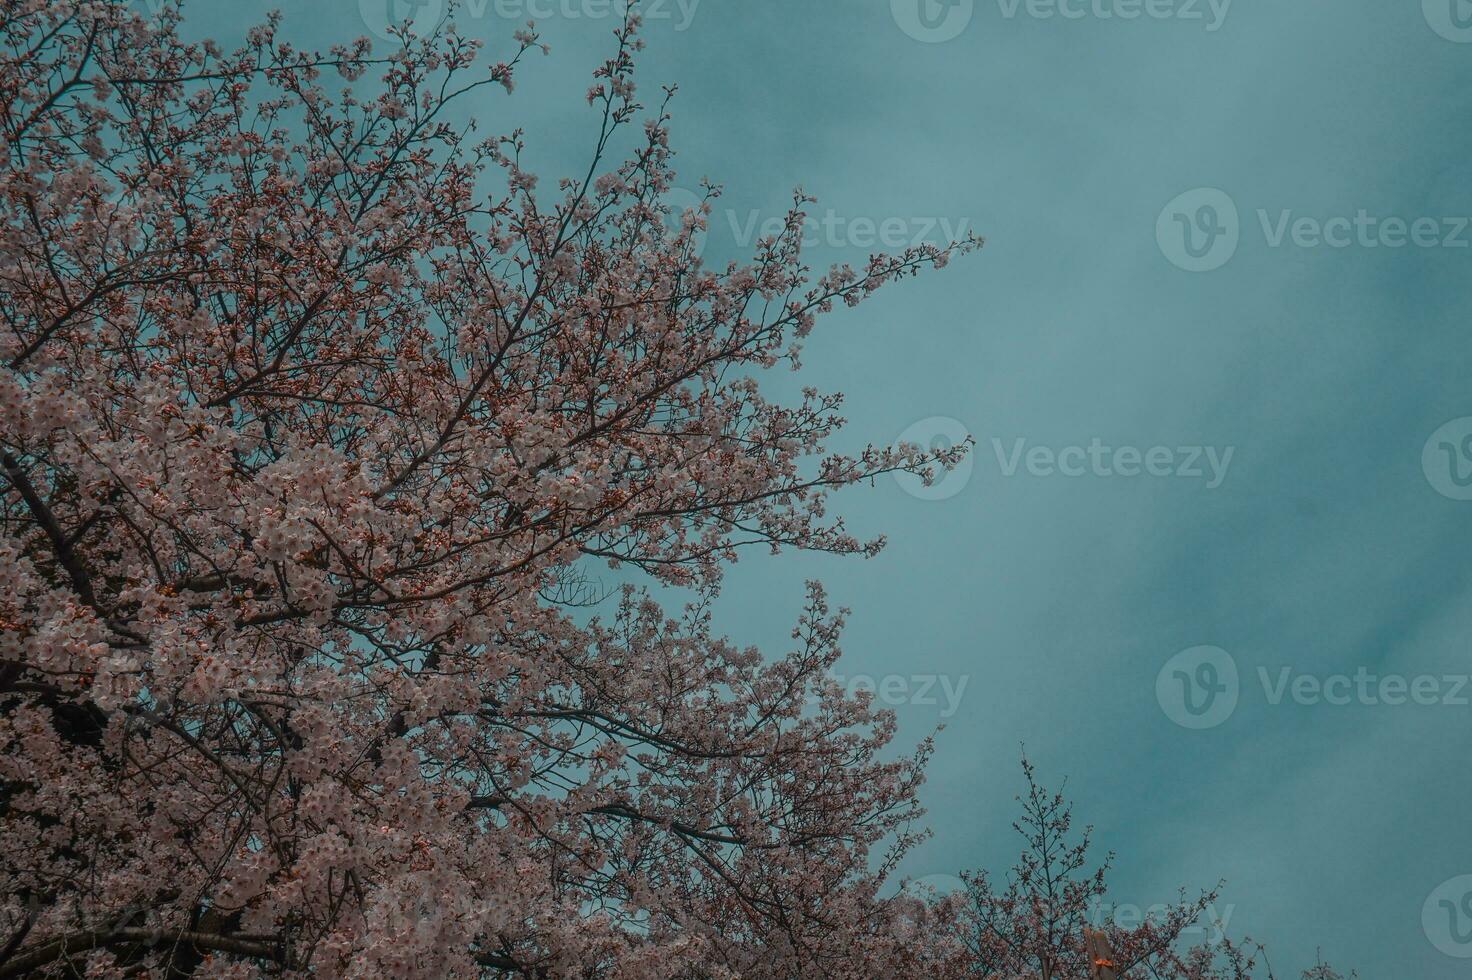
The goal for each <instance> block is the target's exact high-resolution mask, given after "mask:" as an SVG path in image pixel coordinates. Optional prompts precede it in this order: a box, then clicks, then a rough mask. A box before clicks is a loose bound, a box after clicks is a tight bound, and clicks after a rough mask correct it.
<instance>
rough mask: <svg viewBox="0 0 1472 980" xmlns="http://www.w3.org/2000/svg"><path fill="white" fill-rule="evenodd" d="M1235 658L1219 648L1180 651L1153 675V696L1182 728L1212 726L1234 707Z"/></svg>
mask: <svg viewBox="0 0 1472 980" xmlns="http://www.w3.org/2000/svg"><path fill="white" fill-rule="evenodd" d="M1240 693H1241V686H1240V684H1239V682H1238V678H1237V661H1235V660H1233V659H1232V655H1231V654H1230V653H1228V652H1227V651H1225V650H1223V649H1222V648H1221V647H1211V646H1201V647H1191V648H1190V649H1189V650H1182V651H1181V652H1180V653H1178V654H1176V655H1175V656H1174V657H1171V658H1170V659H1169V660H1167V661H1166V662H1165V666H1164V667H1162V668H1160V673H1159V674H1157V675H1156V677H1155V699H1156V700H1157V701H1159V702H1160V708H1161V710H1162V711H1164V712H1165V715H1166V717H1167V718H1169V719H1170V720H1171V721H1173V722H1175V723H1176V724H1177V725H1180V726H1181V727H1182V728H1191V729H1195V730H1198V731H1200V730H1202V729H1206V728H1215V727H1216V726H1218V725H1220V724H1221V723H1222V722H1224V721H1226V720H1227V719H1228V718H1230V717H1232V712H1234V711H1236V710H1237V698H1238V696H1239V694H1240Z"/></svg>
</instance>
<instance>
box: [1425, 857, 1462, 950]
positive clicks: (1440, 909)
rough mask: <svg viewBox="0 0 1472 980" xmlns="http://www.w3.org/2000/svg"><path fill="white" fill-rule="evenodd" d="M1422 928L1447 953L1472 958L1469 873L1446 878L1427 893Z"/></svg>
mask: <svg viewBox="0 0 1472 980" xmlns="http://www.w3.org/2000/svg"><path fill="white" fill-rule="evenodd" d="M1421 929H1422V930H1423V931H1424V932H1425V933H1426V938H1427V939H1429V940H1431V945H1433V946H1435V947H1436V948H1437V949H1438V950H1440V951H1441V952H1443V953H1445V954H1446V955H1447V956H1452V957H1455V958H1456V959H1459V960H1465V959H1472V875H1460V876H1458V877H1456V878H1453V879H1451V880H1450V881H1445V882H1443V883H1442V884H1441V885H1439V886H1438V887H1437V888H1436V890H1435V891H1433V892H1432V893H1431V894H1430V895H1428V896H1426V904H1425V905H1423V906H1421Z"/></svg>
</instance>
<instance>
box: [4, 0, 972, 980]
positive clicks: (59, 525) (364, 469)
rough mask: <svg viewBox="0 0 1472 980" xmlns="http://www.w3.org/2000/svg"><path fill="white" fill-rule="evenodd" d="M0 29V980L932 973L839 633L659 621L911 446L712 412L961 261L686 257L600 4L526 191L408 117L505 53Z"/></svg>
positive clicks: (655, 147) (777, 413) (39, 26)
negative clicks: (849, 445) (540, 167)
mask: <svg viewBox="0 0 1472 980" xmlns="http://www.w3.org/2000/svg"><path fill="white" fill-rule="evenodd" d="M0 11H3V12H0V125H3V129H4V145H3V154H4V156H3V161H0V308H3V311H4V317H5V320H6V323H5V326H4V330H3V332H0V364H3V366H4V367H3V371H0V465H3V478H0V826H3V828H4V829H3V835H4V846H3V847H0V878H3V893H4V896H5V898H4V906H3V909H0V976H3V977H9V976H22V975H38V976H61V975H68V976H70V975H86V976H98V977H105V976H154V977H157V976H164V975H168V976H182V975H189V974H193V975H199V976H213V977H247V976H257V975H292V976H302V975H309V974H310V975H320V976H325V977H337V976H372V977H416V976H417V977H451V976H455V977H468V976H507V977H510V976H523V977H593V976H599V977H604V976H606V977H630V978H633V977H737V976H740V977H783V978H789V977H818V976H823V977H871V976H888V975H913V976H920V975H935V976H943V975H947V971H951V970H952V969H953V967H954V964H956V963H958V962H960V961H959V960H958V959H956V957H957V955H958V954H959V947H958V946H957V945H956V944H955V943H954V942H952V941H951V940H950V939H948V938H946V937H943V936H942V937H935V938H931V937H924V938H923V941H917V940H916V938H915V937H914V936H913V935H911V934H909V933H907V932H906V931H905V930H902V929H897V928H895V922H896V916H897V915H898V914H899V913H898V912H897V911H896V908H895V905H894V903H893V902H892V901H890V900H888V899H885V898H884V897H882V896H883V894H884V893H885V887H884V883H885V881H886V879H887V878H888V877H889V876H890V874H891V872H892V870H893V868H894V866H895V863H896V862H897V861H898V860H899V859H900V857H901V856H902V855H903V854H904V853H905V852H906V850H907V849H908V848H910V847H911V846H912V845H913V844H914V843H915V842H916V841H917V840H918V839H919V836H920V834H921V831H920V830H919V828H918V827H917V826H916V825H915V823H914V821H915V818H916V817H917V816H919V814H920V810H919V807H918V805H917V802H916V789H917V787H918V785H919V784H920V780H921V774H922V773H921V770H922V764H923V762H924V759H925V756H926V754H927V752H928V744H922V745H921V746H920V747H919V748H918V749H917V750H915V751H913V752H910V753H908V754H906V753H903V752H900V753H898V754H897V753H896V752H895V751H894V750H893V748H892V747H891V741H892V739H893V736H894V734H895V723H894V719H893V717H892V715H890V714H888V713H886V712H882V711H878V710H875V709H874V708H873V707H872V706H871V704H870V703H869V701H868V700H867V699H866V698H863V697H853V696H849V695H846V694H845V693H844V692H843V690H842V689H841V687H840V685H839V684H837V683H836V682H835V681H834V680H833V678H832V676H831V671H830V668H831V667H832V665H833V664H834V662H835V659H836V658H837V657H838V655H839V650H838V636H839V630H840V627H841V626H842V622H843V613H842V612H841V611H838V610H834V609H830V607H829V606H828V604H827V601H826V599H825V597H824V594H823V592H822V590H821V589H820V588H819V587H818V586H817V585H813V586H811V587H810V589H809V592H808V595H807V601H806V604H805V609H804V611H803V613H802V615H801V617H800V619H799V620H798V622H797V624H796V626H795V628H794V629H793V631H792V643H791V647H790V649H789V650H787V651H768V652H767V655H765V656H762V655H759V654H758V653H757V652H756V651H754V650H750V649H743V648H739V647H737V646H734V645H732V644H731V643H730V642H728V641H726V640H725V639H723V638H722V637H720V636H718V635H716V634H715V633H714V632H713V630H712V627H711V618H710V610H711V603H712V601H713V600H714V598H715V597H716V595H717V594H718V592H719V588H720V583H721V575H722V569H723V567H724V566H725V565H726V564H727V563H729V562H730V561H733V560H735V558H736V557H737V555H738V553H739V552H740V551H741V550H742V549H745V548H748V547H750V546H758V547H761V548H769V549H770V550H772V551H774V552H776V551H782V550H789V549H808V550H817V551H826V552H832V553H838V554H861V555H867V554H872V553H873V552H874V551H876V550H877V549H878V547H879V546H880V544H881V543H882V542H880V541H861V540H859V539H857V538H855V537H854V536H853V535H851V534H850V533H849V532H848V531H847V530H846V529H845V527H844V525H843V522H842V521H841V520H839V519H835V518H832V517H830V516H829V515H828V514H827V512H826V510H825V500H826V496H827V494H828V492H829V491H831V490H833V489H834V488H838V487H841V486H845V485H848V484H854V483H859V482H862V481H868V480H871V479H872V478H874V477H875V476H877V475H880V474H884V473H888V472H894V471H900V470H904V471H909V472H919V473H922V474H926V475H927V476H928V475H929V474H933V472H934V471H935V470H936V469H937V468H944V467H948V466H951V465H954V463H955V462H956V461H957V460H958V459H959V456H960V453H961V452H962V451H963V450H964V447H958V448H957V449H947V450H937V451H928V450H922V449H921V448H919V447H914V446H902V447H870V448H867V449H864V450H862V451H860V452H858V453H856V454H852V455H844V454H839V453H835V452H832V451H830V450H829V449H828V448H826V447H827V445H828V443H829V441H830V437H831V436H832V435H833V433H834V432H835V431H836V430H837V429H838V428H839V427H840V425H841V424H842V421H843V420H842V418H841V416H840V415H839V411H840V403H841V398H840V396H839V395H836V394H827V393H820V392H818V391H816V390H812V389H806V390H804V391H803V393H802V394H801V396H800V398H794V399H790V400H789V401H790V402H791V403H780V402H778V401H775V400H771V399H769V398H768V397H766V396H764V394H763V391H764V389H763V385H762V379H763V376H764V374H765V373H766V372H768V371H770V370H771V369H774V368H777V367H778V366H780V365H786V366H790V367H791V368H793V369H796V368H797V367H798V365H799V360H798V358H799V345H800V343H801V341H802V338H804V337H805V336H806V335H807V334H808V332H809V331H810V330H811V329H812V328H813V326H814V324H815V321H816V320H817V319H818V317H820V316H821V315H823V314H826V313H828V312H830V311H832V310H833V309H834V308H835V307H837V306H852V305H854V304H855V303H858V302H860V301H861V300H863V299H864V298H865V297H867V296H868V295H870V294H871V293H872V292H873V291H874V290H875V289H877V288H879V287H880V286H881V285H884V284H886V283H889V282H892V281H894V280H898V279H902V278H906V277H909V276H911V275H912V274H914V273H916V272H917V271H919V270H920V269H922V268H925V267H931V266H937V267H938V266H941V265H944V264H945V263H946V261H947V260H948V259H950V258H952V257H954V256H956V255H959V254H961V253H965V252H968V251H971V250H972V249H974V248H976V247H977V246H978V245H979V244H980V243H979V241H977V240H975V239H967V240H965V241H961V242H956V243H952V244H951V245H949V246H945V247H934V246H928V245H927V246H920V247H916V248H912V249H909V250H907V251H905V252H903V253H900V254H895V255H876V256H873V257H872V258H870V259H869V260H868V262H867V264H865V265H863V266H862V267H861V268H858V269H855V268H851V267H849V266H840V267H836V268H833V269H831V270H829V271H827V272H824V273H821V274H817V273H814V272H812V271H811V270H810V269H809V268H808V267H807V266H806V265H805V264H804V263H803V260H802V257H801V255H800V243H801V239H802V221H803V208H804V206H805V205H806V204H807V203H808V200H809V199H808V198H806V197H805V196H803V195H802V194H800V193H799V194H798V195H797V196H796V197H795V198H794V203H793V207H792V210H791V212H790V213H789V214H788V216H787V220H786V224H785V229H784V230H783V231H782V233H780V234H778V235H775V236H772V237H769V238H766V239H763V240H762V241H760V242H758V243H757V244H756V246H755V249H754V255H752V256H751V257H750V258H749V260H747V261H743V262H739V263H735V262H733V263H730V264H727V265H725V266H724V267H708V266H707V265H706V264H704V263H703V261H702V259H701V258H700V257H699V255H698V254H697V249H696V247H695V242H696V239H697V236H698V235H699V233H700V231H701V229H702V228H703V227H704V223H705V215H706V214H707V213H708V212H709V209H710V204H709V202H710V200H712V199H713V198H714V197H715V196H716V195H717V194H718V189H717V188H715V187H714V186H709V185H708V186H707V190H706V201H705V203H704V204H703V205H702V207H701V208H700V209H699V210H690V211H687V212H685V213H684V214H683V215H679V216H677V218H678V220H676V221H673V222H670V221H669V220H668V219H669V218H670V217H671V216H670V215H668V213H667V211H668V209H667V208H666V207H664V206H663V205H662V204H661V201H662V200H663V198H664V196H665V195H666V193H667V191H668V190H669V189H670V188H671V186H672V181H673V179H674V172H673V169H672V166H673V161H672V153H671V149H670V146H669V122H670V116H669V110H668V103H669V97H670V95H671V94H672V93H671V92H669V91H666V92H663V93H661V95H660V98H659V99H658V100H656V101H655V103H654V104H653V107H652V108H650V109H647V110H646V109H645V108H644V107H643V106H642V105H641V104H640V102H638V101H637V96H636V88H635V81H634V73H633V67H634V57H635V54H636V52H637V51H638V49H639V47H640V42H639V38H638V32H637V27H638V18H637V16H635V15H630V16H629V17H628V19H627V21H625V22H623V23H621V24H620V25H619V26H618V28H617V29H616V31H615V32H614V36H613V38H612V39H611V42H610V48H609V50H610V52H611V54H610V57H609V58H608V60H607V61H606V62H605V63H603V64H601V65H599V66H597V68H596V71H595V72H594V78H593V82H592V86H591V88H590V90H589V92H588V104H589V157H588V167H587V170H586V172H583V173H581V174H580V175H578V176H575V177H573V178H569V179H565V180H562V181H560V182H559V183H557V184H556V186H555V188H547V187H544V186H542V184H541V182H539V180H538V179H537V176H536V175H534V174H533V173H531V172H529V171H528V170H527V169H524V167H523V161H522V153H523V149H524V137H523V135H522V133H521V132H520V131H519V130H516V129H514V128H510V129H505V130H503V131H501V132H499V133H498V134H495V135H482V134H480V133H479V132H478V130H477V129H476V126H475V124H474V123H468V122H465V121H464V119H465V118H466V116H467V115H468V114H469V113H467V112H460V111H459V110H458V109H457V108H456V107H467V108H468V107H469V105H470V104H471V103H474V107H475V113H474V114H475V115H478V116H480V117H482V120H484V119H485V118H486V117H487V116H488V115H489V116H492V117H494V116H496V114H498V113H500V112H501V111H502V110H501V109H499V108H493V107H495V106H496V105H497V103H496V102H494V101H491V96H492V95H496V94H497V93H496V90H497V89H504V90H505V92H506V93H509V92H510V91H511V89H512V87H513V80H514V79H515V78H516V75H517V71H518V68H519V67H521V66H522V64H523V61H524V60H525V59H526V58H527V57H529V56H530V55H532V54H533V53H534V52H535V49H536V48H538V47H539V46H540V41H539V39H538V36H537V35H536V34H535V33H534V32H533V30H532V29H531V28H530V27H528V29H527V30H524V31H522V32H520V33H518V34H517V35H516V36H515V38H514V39H507V42H508V44H509V47H507V48H506V49H505V50H504V51H496V52H492V53H491V54H490V55H489V56H487V57H485V58H483V57H482V52H481V50H480V49H481V47H482V45H481V43H479V42H477V41H475V40H472V39H470V38H467V37H465V36H462V35H461V34H459V33H457V32H456V30H455V29H454V27H453V25H452V24H451V23H449V22H447V23H445V24H443V25H441V27H440V28H439V29H437V30H436V31H435V32H434V33H433V35H432V36H429V37H422V38H421V37H415V36H413V35H412V34H410V33H409V32H407V31H405V32H404V33H403V34H402V35H401V36H400V37H399V38H398V39H397V41H396V43H394V44H390V45H388V46H387V47H386V48H385V49H383V50H379V51H375V50H374V49H373V48H372V47H371V46H370V44H369V43H368V41H367V40H365V39H358V40H356V41H351V42H348V43H345V44H343V45H341V46H338V47H335V48H332V49H331V50H330V51H328V52H326V53H319V52H311V51H304V50H299V49H298V48H296V47H294V46H293V45H292V44H291V43H290V42H289V41H288V40H287V39H285V38H284V37H283V36H282V34H281V32H280V30H279V26H280V25H279V22H278V20H276V19H269V20H268V21H267V22H266V23H265V24H263V25H262V26H261V27H259V28H257V29H255V30H253V31H252V32H251V33H250V34H249V36H248V38H247V39H246V41H245V43H244V44H243V45H242V46H241V47H239V48H238V49H237V50H225V49H222V48H221V47H219V46H217V45H216V44H214V43H211V42H190V41H186V40H184V39H182V38H181V35H180V31H179V24H180V21H179V15H178V13H177V12H176V11H174V10H172V9H165V10H164V11H163V12H162V13H161V15H159V16H158V17H157V18H154V19H151V20H147V21H145V20H144V19H143V18H142V17H141V16H140V15H139V14H138V12H136V11H135V10H134V9H133V8H131V7H130V6H129V5H126V4H122V3H119V2H115V0H0ZM500 97H501V98H505V95H504V93H502V94H500ZM510 104H512V105H514V101H513V102H512V103H510ZM488 107H490V108H488ZM670 223H673V224H674V225H675V226H676V227H675V228H674V229H670V228H669V227H668V225H669V224H670ZM603 566H611V567H612V568H613V569H618V570H620V571H619V572H617V573H616V574H617V575H618V576H619V578H620V579H621V580H623V581H635V582H637V581H639V580H640V579H641V578H642V579H643V580H644V581H645V582H646V585H645V586H643V587H641V588H635V587H632V586H625V587H622V588H621V589H618V590H616V591H615V592H614V593H613V594H611V595H604V591H603V590H602V589H601V588H600V587H599V585H598V584H597V580H596V577H595V573H596V571H597V569H599V568H601V567H603ZM672 590H681V591H683V593H684V598H681V599H677V600H675V604H676V607H677V608H674V609H672V610H666V609H665V608H664V607H663V606H662V605H660V604H659V602H658V601H657V599H658V598H660V597H664V598H666V599H667V600H668V596H669V595H670V594H672ZM595 600H602V601H596V602H595ZM687 600H688V604H687V605H685V606H684V607H683V608H678V606H679V604H680V603H683V602H686V601H687Z"/></svg>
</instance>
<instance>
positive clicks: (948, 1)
mask: <svg viewBox="0 0 1472 980" xmlns="http://www.w3.org/2000/svg"><path fill="white" fill-rule="evenodd" d="M889 10H890V13H892V14H894V22H895V23H896V24H898V25H899V26H900V30H902V31H904V32H905V33H906V34H908V35H910V37H913V38H914V39H915V40H917V41H924V42H925V43H926V44H939V43H940V42H942V41H949V40H951V39H952V38H955V37H959V36H960V35H961V32H962V31H964V30H966V26H967V25H968V24H970V23H971V18H972V16H973V15H974V14H975V13H976V0H889Z"/></svg>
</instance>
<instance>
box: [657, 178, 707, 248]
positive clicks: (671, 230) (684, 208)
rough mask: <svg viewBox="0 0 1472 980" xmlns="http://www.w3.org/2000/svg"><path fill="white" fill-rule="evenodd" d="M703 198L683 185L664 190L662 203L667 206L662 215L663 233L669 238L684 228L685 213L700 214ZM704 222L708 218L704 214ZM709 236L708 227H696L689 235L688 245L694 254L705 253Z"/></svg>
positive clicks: (674, 236)
mask: <svg viewBox="0 0 1472 980" xmlns="http://www.w3.org/2000/svg"><path fill="white" fill-rule="evenodd" d="M703 200H704V198H702V197H701V196H700V195H699V194H696V193H695V192H694V191H687V190H686V189H685V188H683V187H671V188H670V189H669V190H667V191H665V192H664V197H663V201H664V205H665V207H667V208H669V210H668V211H666V212H665V215H664V230H665V234H666V235H667V236H668V237H670V238H676V237H678V236H679V234H680V232H681V231H683V230H684V222H685V214H686V212H690V211H693V212H695V216H699V215H700V206H701V202H702V201H703ZM705 220H706V222H707V223H709V221H710V218H709V216H706V219H705ZM709 238H710V229H709V227H705V228H696V229H695V231H694V233H693V234H692V235H691V236H690V247H691V250H692V251H693V252H694V254H695V255H696V256H700V255H704V254H705V243H706V241H707V240H708V239H709Z"/></svg>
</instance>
